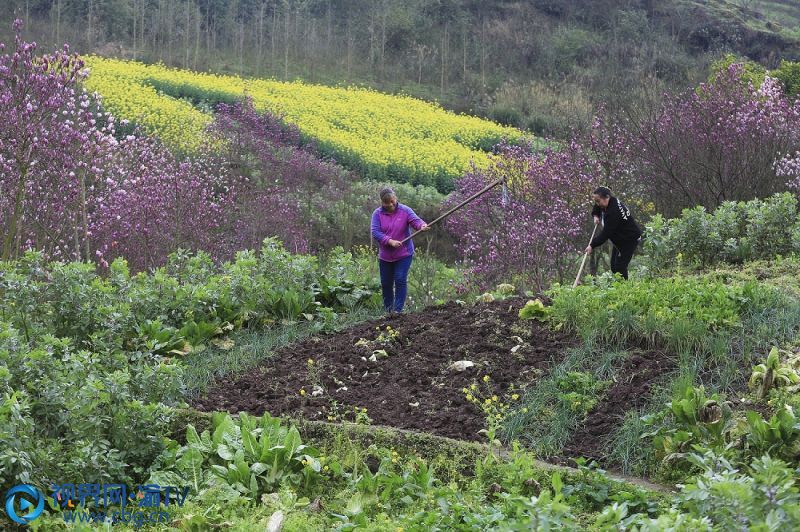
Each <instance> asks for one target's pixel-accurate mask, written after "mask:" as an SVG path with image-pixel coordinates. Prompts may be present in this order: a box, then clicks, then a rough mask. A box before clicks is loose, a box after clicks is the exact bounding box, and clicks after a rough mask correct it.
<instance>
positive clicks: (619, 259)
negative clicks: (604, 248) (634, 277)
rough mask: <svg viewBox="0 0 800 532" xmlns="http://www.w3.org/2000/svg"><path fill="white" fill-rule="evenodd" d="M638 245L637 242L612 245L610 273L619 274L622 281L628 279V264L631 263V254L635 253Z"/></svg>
mask: <svg viewBox="0 0 800 532" xmlns="http://www.w3.org/2000/svg"><path fill="white" fill-rule="evenodd" d="M638 244H639V241H638V240H631V241H627V242H618V243H616V244H613V243H612V249H611V271H612V272H613V273H619V274H620V275H622V277H623V278H624V279H627V278H628V264H630V263H631V258H633V252H634V251H636V246H637V245H638Z"/></svg>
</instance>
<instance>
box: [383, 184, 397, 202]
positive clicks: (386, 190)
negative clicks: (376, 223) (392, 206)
mask: <svg viewBox="0 0 800 532" xmlns="http://www.w3.org/2000/svg"><path fill="white" fill-rule="evenodd" d="M392 196H396V194H395V193H394V189H393V188H391V187H385V188H382V189H381V201H385V200H387V199H389V198H391V197H392Z"/></svg>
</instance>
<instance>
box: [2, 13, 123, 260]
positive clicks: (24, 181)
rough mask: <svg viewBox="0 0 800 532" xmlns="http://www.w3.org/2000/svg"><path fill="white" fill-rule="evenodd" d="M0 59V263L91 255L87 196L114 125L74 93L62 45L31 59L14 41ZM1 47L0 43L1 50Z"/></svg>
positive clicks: (26, 46)
mask: <svg viewBox="0 0 800 532" xmlns="http://www.w3.org/2000/svg"><path fill="white" fill-rule="evenodd" d="M21 28H22V23H21V21H19V20H17V21H16V22H15V23H14V30H15V32H16V38H15V49H14V51H13V52H12V53H10V54H5V55H2V56H0V227H3V229H4V230H3V231H2V251H1V252H0V259H3V260H7V259H12V258H15V257H17V256H19V254H20V252H21V250H23V249H25V248H29V247H37V248H39V249H42V250H44V251H46V252H47V253H48V255H49V256H52V257H54V258H61V259H80V258H82V259H88V258H89V256H90V255H91V232H90V210H91V196H92V194H93V191H94V190H95V189H96V183H97V181H98V180H99V179H100V177H101V175H102V173H103V170H102V164H103V161H106V160H107V159H108V157H109V156H110V153H111V151H112V150H113V147H114V144H115V140H114V137H113V128H114V124H113V120H112V119H111V118H110V116H108V115H103V116H101V115H98V114H97V113H96V112H95V111H94V109H95V108H96V102H95V101H94V99H93V98H91V97H90V96H89V95H87V94H86V93H85V92H84V91H82V90H81V89H80V88H79V85H78V83H79V81H80V80H81V79H82V77H83V76H84V75H85V72H84V71H83V63H82V61H81V60H80V59H79V58H78V57H77V56H76V55H74V54H70V53H69V49H68V47H66V46H65V47H64V49H63V50H61V51H57V52H55V53H54V54H48V55H43V56H37V55H36V43H27V42H24V41H23V40H22V39H21V37H20V31H21ZM3 49H4V47H3V45H2V44H0V51H2V50H3Z"/></svg>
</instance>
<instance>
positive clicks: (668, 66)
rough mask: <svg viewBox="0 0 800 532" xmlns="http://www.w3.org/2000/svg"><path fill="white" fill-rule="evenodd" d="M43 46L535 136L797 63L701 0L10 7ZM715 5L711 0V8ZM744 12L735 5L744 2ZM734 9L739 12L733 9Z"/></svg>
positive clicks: (125, 1)
mask: <svg viewBox="0 0 800 532" xmlns="http://www.w3.org/2000/svg"><path fill="white" fill-rule="evenodd" d="M5 3H6V4H10V6H9V8H8V9H4V10H3V12H2V13H0V17H2V18H4V19H7V20H6V21H4V24H3V27H2V28H0V38H2V40H5V41H8V38H9V36H10V33H11V31H10V21H11V18H12V17H15V16H16V17H19V18H21V19H23V20H24V21H25V22H26V30H25V35H26V37H27V38H33V39H36V40H37V41H39V42H40V43H43V44H45V45H48V46H49V47H52V46H57V45H60V44H62V43H64V42H69V43H70V44H71V46H72V47H73V48H74V49H77V50H78V51H80V52H83V53H85V52H90V51H93V52H100V53H102V54H104V55H111V56H117V57H124V58H132V59H139V60H144V61H148V62H149V61H163V62H165V63H166V64H168V65H174V66H179V67H182V68H191V69H195V70H212V71H219V72H226V73H238V74H243V75H256V76H273V77H276V78H279V79H294V78H302V79H305V80H309V81H312V82H322V83H342V82H344V83H366V84H369V85H371V86H374V87H376V88H379V89H383V90H389V91H397V90H405V91H406V92H409V93H412V94H415V95H418V96H422V97H426V98H436V99H439V100H440V101H441V102H442V103H443V104H444V105H446V106H448V107H451V108H454V109H456V110H462V111H471V112H473V113H477V114H481V115H487V116H490V117H492V118H494V119H496V120H499V121H501V122H504V123H508V124H510V125H515V126H518V127H522V128H526V129H529V130H531V131H534V132H536V133H539V134H549V135H555V136H566V134H567V133H568V132H569V130H570V128H573V127H582V126H585V125H586V124H587V123H588V121H589V118H590V117H591V116H592V111H593V110H594V108H595V107H596V104H597V102H600V101H603V102H606V103H607V104H609V105H610V106H611V107H612V108H614V107H617V106H621V105H628V104H631V103H632V102H635V101H636V100H637V98H640V96H641V95H640V94H638V92H639V91H635V90H632V88H633V87H637V88H640V87H649V88H651V89H653V91H652V92H654V93H660V91H661V89H663V88H666V87H681V88H683V87H685V86H686V85H688V84H689V83H692V82H693V81H696V80H697V79H700V78H701V77H703V76H704V75H705V74H706V70H705V68H706V65H707V64H708V62H709V60H710V59H712V58H713V57H716V56H717V55H718V54H719V53H720V52H723V51H724V52H728V51H734V52H739V53H742V54H746V55H749V56H750V57H751V58H755V59H758V60H761V61H762V62H764V63H765V64H766V65H767V66H770V67H773V66H776V65H777V63H778V61H779V60H780V59H781V58H784V57H787V58H795V57H794V56H793V55H792V54H793V53H795V52H796V50H797V49H798V48H797V46H796V43H795V44H792V42H790V41H787V40H785V39H784V38H782V37H780V36H779V34H778V33H776V34H774V35H771V36H767V37H769V38H760V37H763V36H759V35H758V34H757V33H754V32H753V31H752V30H750V29H748V28H747V27H746V26H744V25H742V24H739V25H737V23H735V22H733V21H735V20H738V19H736V17H734V15H736V13H733V14H731V17H732V18H731V19H730V20H728V19H722V18H720V17H721V15H720V14H719V13H718V12H717V11H713V10H711V8H710V7H709V8H707V9H706V8H704V7H702V5H700V4H701V3H700V2H697V3H695V2H674V1H667V2H657V1H655V0H639V1H628V2H619V1H614V0H591V1H578V0H560V1H553V0H404V1H397V0H293V1H289V0H6V2H5ZM707 4H714V2H707ZM741 9H744V8H741ZM739 15H741V13H739Z"/></svg>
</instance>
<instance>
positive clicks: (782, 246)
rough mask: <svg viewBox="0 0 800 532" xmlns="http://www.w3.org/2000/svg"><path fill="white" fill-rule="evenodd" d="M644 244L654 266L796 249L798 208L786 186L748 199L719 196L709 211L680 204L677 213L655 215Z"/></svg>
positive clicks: (768, 255) (799, 229)
mask: <svg viewBox="0 0 800 532" xmlns="http://www.w3.org/2000/svg"><path fill="white" fill-rule="evenodd" d="M646 233H647V238H646V239H645V241H644V249H645V252H646V253H647V255H648V257H649V259H650V261H651V262H652V264H653V265H654V266H655V267H656V268H664V269H669V268H671V267H673V266H674V265H675V263H676V262H677V263H678V264H679V265H681V264H688V265H697V266H700V267H703V268H705V267H707V266H711V265H713V264H716V263H718V262H730V263H741V262H744V261H749V260H755V259H759V258H764V259H769V258H772V257H775V256H778V255H789V254H792V253H800V237H798V234H800V210H798V200H797V196H795V195H794V194H791V193H789V192H784V193H781V194H776V195H774V196H770V197H769V198H765V199H755V200H752V201H748V202H738V203H736V202H724V203H722V204H721V205H720V207H719V208H717V209H716V210H715V211H714V212H712V213H709V212H706V210H705V208H704V207H702V206H700V207H695V208H693V209H684V211H683V214H682V215H681V217H680V218H673V219H670V220H665V219H664V218H663V217H662V216H661V215H656V216H654V217H653V219H652V220H650V222H649V223H648V224H647V231H646Z"/></svg>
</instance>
